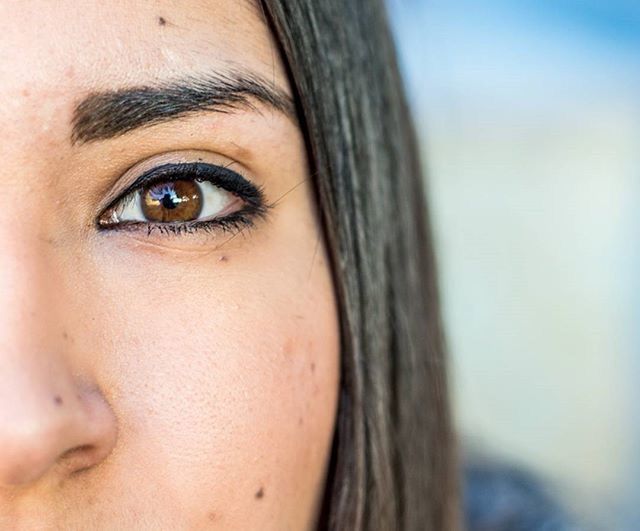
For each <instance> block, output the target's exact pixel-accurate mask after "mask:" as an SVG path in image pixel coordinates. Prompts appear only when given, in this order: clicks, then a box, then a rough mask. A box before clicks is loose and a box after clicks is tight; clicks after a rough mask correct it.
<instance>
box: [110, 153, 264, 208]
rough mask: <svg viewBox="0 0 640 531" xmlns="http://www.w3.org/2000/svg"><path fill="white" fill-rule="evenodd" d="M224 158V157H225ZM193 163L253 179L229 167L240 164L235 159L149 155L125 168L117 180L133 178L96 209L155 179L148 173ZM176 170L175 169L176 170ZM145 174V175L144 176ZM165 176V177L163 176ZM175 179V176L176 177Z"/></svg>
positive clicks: (242, 171) (241, 170)
mask: <svg viewBox="0 0 640 531" xmlns="http://www.w3.org/2000/svg"><path fill="white" fill-rule="evenodd" d="M169 156H171V154H170V153H169V154H166V157H169ZM157 158H160V160H159V161H158V163H157V164H155V165H154V164H153V162H154V160H155V159H157ZM225 159H226V157H225ZM195 164H201V165H207V166H215V167H219V168H222V169H223V170H228V171H230V172H233V173H235V174H237V175H239V176H241V177H242V178H243V179H245V180H246V181H247V182H249V183H253V182H254V179H252V178H251V177H250V176H248V175H247V174H246V172H245V171H244V170H243V169H242V168H241V167H240V168H234V169H231V167H232V166H236V165H239V166H241V164H240V163H239V162H237V161H235V160H229V159H226V160H225V161H224V162H219V163H218V162H205V160H204V158H203V157H198V158H196V159H194V160H174V161H172V160H171V159H169V158H166V159H165V158H164V157H162V156H155V157H150V158H148V159H146V160H144V161H142V162H139V163H137V164H134V165H133V166H131V167H130V168H129V169H128V170H126V171H125V172H124V173H123V174H122V176H121V177H120V178H119V179H118V181H119V182H121V181H123V180H124V181H131V179H134V180H133V181H132V182H130V183H129V184H127V185H126V186H123V187H118V188H116V189H115V190H112V192H111V193H109V194H107V196H106V197H105V199H104V201H102V204H101V205H100V206H99V208H98V211H99V212H105V211H106V210H108V209H109V208H112V207H113V206H115V205H116V204H117V203H118V201H119V200H122V199H124V198H125V197H126V196H127V195H129V194H132V193H134V192H135V191H136V190H137V189H139V188H140V187H141V186H143V185H145V184H147V183H150V182H153V181H155V180H156V178H155V177H149V176H150V175H153V174H157V173H159V172H160V170H161V169H162V168H163V167H178V166H184V168H185V170H186V171H192V168H190V166H192V165H195ZM145 165H148V167H147V168H146V169H139V168H140V167H142V168H144V167H145ZM176 171H177V170H176ZM131 174H134V175H137V177H135V178H134V177H133V176H131V177H129V178H128V176H129V175H131ZM145 176H147V177H146V178H145ZM165 178H166V177H165ZM157 180H158V181H160V180H162V177H161V176H158V177H157ZM166 180H170V179H169V178H166ZM176 180H177V178H176ZM254 186H255V187H256V188H258V189H260V187H259V186H257V185H254Z"/></svg>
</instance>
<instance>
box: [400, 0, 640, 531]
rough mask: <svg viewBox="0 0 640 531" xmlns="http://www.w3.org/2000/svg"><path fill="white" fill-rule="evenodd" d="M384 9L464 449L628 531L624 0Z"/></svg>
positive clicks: (407, 0) (634, 240) (634, 149)
mask: <svg viewBox="0 0 640 531" xmlns="http://www.w3.org/2000/svg"><path fill="white" fill-rule="evenodd" d="M388 4H389V12H390V15H391V17H392V22H393V24H394V27H395V31H396V38H397V42H398V46H399V48H400V52H401V63H402V67H403V70H404V74H405V78H406V81H407V85H408V89H409V94H410V99H411V102H412V107H413V109H414V113H415V121H416V124H417V125H418V129H419V132H420V138H421V147H422V155H423V159H424V162H425V166H426V169H427V172H428V183H427V186H428V191H429V201H430V205H431V210H432V219H433V223H434V231H435V237H436V244H437V252H438V260H439V269H440V280H441V286H442V296H443V304H444V309H443V311H444V316H445V322H446V331H447V337H448V342H449V347H450V351H451V355H452V364H451V365H452V367H451V368H452V384H453V393H454V405H455V415H456V423H457V427H458V432H459V433H460V434H461V436H462V439H463V441H464V447H465V449H466V451H467V453H470V454H472V455H481V456H484V457H483V458H484V459H487V458H490V459H494V458H497V459H499V460H502V461H504V462H506V463H510V464H514V465H516V466H517V467H518V468H521V469H523V470H530V471H533V472H534V473H535V474H536V475H537V476H538V477H539V478H541V479H542V480H543V481H544V482H545V483H546V484H547V485H548V486H549V488H550V489H551V491H552V492H553V494H554V496H556V497H557V499H558V500H560V501H561V503H562V504H563V506H564V507H566V508H567V509H568V510H569V511H570V513H571V514H572V515H574V517H575V518H576V519H577V521H579V522H580V525H581V527H579V529H606V530H624V531H627V530H629V531H630V530H637V529H640V474H639V472H640V405H639V404H640V401H639V398H640V396H639V395H640V391H639V390H638V385H637V383H636V382H637V380H638V376H640V356H639V355H638V354H640V352H638V351H639V350H640V326H637V325H636V323H638V318H639V317H640V290H638V287H639V286H638V284H639V280H638V276H639V275H638V274H637V273H638V272H639V271H640V228H639V222H640V1H638V0H520V1H517V2H516V1H509V0H485V1H483V2H472V1H470V0H388ZM549 529H556V528H555V527H553V528H549Z"/></svg>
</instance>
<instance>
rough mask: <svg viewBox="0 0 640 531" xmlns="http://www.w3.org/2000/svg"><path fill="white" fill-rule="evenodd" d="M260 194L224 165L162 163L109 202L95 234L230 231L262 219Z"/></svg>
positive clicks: (263, 202)
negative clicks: (119, 231)
mask: <svg viewBox="0 0 640 531" xmlns="http://www.w3.org/2000/svg"><path fill="white" fill-rule="evenodd" d="M265 212H266V205H265V200H264V196H263V193H262V191H261V190H260V188H258V187H257V186H256V185H254V184H253V183H252V182H251V181H250V180H249V179H247V178H245V177H243V176H242V175H240V174H239V173H238V172H235V171H233V170H231V169H230V168H229V167H228V166H225V165H217V164H212V163H209V162H202V161H194V162H178V163H165V164H161V165H158V166H156V167H152V168H151V169H148V170H146V171H145V172H144V173H142V175H140V176H139V177H137V178H135V181H134V182H133V183H132V184H131V185H130V186H128V187H127V188H126V190H124V191H123V192H122V193H120V194H119V195H118V197H117V198H116V199H114V200H113V201H111V203H110V204H109V206H108V207H107V208H105V209H104V210H103V212H102V213H101V214H100V216H99V217H98V220H97V225H98V229H99V230H124V229H127V230H140V229H142V230H146V231H147V232H148V233H149V234H151V233H152V232H154V231H158V232H160V233H161V234H177V235H180V234H191V233H194V232H196V231H198V230H205V231H207V232H211V231H213V230H217V229H219V230H222V231H234V230H241V229H243V228H245V227H248V226H252V225H253V224H254V222H255V220H256V219H257V218H258V217H259V216H262V215H264V214H265Z"/></svg>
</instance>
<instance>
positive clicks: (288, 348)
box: [282, 339, 293, 356]
mask: <svg viewBox="0 0 640 531" xmlns="http://www.w3.org/2000/svg"><path fill="white" fill-rule="evenodd" d="M282 353H283V354H284V355H285V356H290V355H291V354H293V339H287V341H286V342H285V344H284V345H283V346H282Z"/></svg>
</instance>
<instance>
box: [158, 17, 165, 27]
mask: <svg viewBox="0 0 640 531" xmlns="http://www.w3.org/2000/svg"><path fill="white" fill-rule="evenodd" d="M166 23H167V20H166V19H165V18H164V17H158V24H160V25H161V26H164V25H165V24H166Z"/></svg>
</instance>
